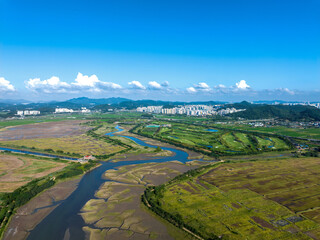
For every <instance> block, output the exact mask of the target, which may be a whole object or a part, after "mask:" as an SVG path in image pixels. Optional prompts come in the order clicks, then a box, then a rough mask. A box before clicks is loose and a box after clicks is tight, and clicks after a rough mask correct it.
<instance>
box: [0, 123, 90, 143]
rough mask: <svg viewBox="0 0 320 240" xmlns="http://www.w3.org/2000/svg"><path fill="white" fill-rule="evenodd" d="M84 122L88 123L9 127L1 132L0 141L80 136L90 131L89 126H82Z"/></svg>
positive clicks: (37, 124) (36, 124)
mask: <svg viewBox="0 0 320 240" xmlns="http://www.w3.org/2000/svg"><path fill="white" fill-rule="evenodd" d="M84 122H86V121H84V120H72V121H61V122H46V123H35V124H27V125H21V126H14V127H7V128H5V129H3V130H2V131H0V141H5V140H21V139H33V138H59V137H65V136H74V135H80V134H83V133H84V132H86V131H88V130H89V129H90V127H89V126H86V125H80V124H81V123H84Z"/></svg>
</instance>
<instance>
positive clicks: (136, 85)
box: [128, 81, 146, 89]
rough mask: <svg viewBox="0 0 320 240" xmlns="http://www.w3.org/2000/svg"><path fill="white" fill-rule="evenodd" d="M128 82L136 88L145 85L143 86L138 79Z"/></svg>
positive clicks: (142, 87) (141, 87) (143, 87)
mask: <svg viewBox="0 0 320 240" xmlns="http://www.w3.org/2000/svg"><path fill="white" fill-rule="evenodd" d="M128 84H129V85H130V86H132V87H133V88H136V89H146V87H145V86H143V85H142V84H141V83H140V82H139V81H132V82H129V83H128Z"/></svg>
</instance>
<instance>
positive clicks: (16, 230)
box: [3, 178, 81, 240]
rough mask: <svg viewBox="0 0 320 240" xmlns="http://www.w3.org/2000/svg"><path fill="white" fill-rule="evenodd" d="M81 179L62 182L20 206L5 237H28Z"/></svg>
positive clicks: (13, 238)
mask: <svg viewBox="0 0 320 240" xmlns="http://www.w3.org/2000/svg"><path fill="white" fill-rule="evenodd" d="M80 179H81V178H77V179H72V180H69V181H66V182H60V183H58V184H56V185H54V186H53V187H52V188H50V189H48V190H46V191H44V192H42V193H41V194H39V195H38V196H36V197H35V198H33V199H31V200H30V201H29V202H28V203H27V204H25V205H24V206H22V207H20V208H19V209H18V210H17V212H16V214H15V215H14V216H13V217H12V219H11V221H10V223H9V225H8V227H7V229H6V232H5V233H4V235H3V239H4V240H20V239H21V240H22V239H26V237H27V236H28V234H29V231H31V230H32V229H33V228H34V227H35V226H36V225H37V224H38V223H39V222H41V220H42V219H44V218H45V217H46V216H47V215H48V214H49V213H50V212H51V211H52V210H53V209H54V208H56V207H57V206H59V204H60V203H61V202H62V201H63V200H64V199H66V198H67V197H68V196H69V195H70V194H71V193H72V192H73V191H74V190H75V189H76V188H77V186H78V183H79V181H80Z"/></svg>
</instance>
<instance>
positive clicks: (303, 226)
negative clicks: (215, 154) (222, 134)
mask: <svg viewBox="0 0 320 240" xmlns="http://www.w3.org/2000/svg"><path fill="white" fill-rule="evenodd" d="M319 182H320V158H291V159H273V160H262V161H243V162H239V161H238V162H232V163H222V164H218V165H217V166H215V167H211V168H210V170H206V171H204V173H202V174H200V175H197V176H195V177H186V178H184V179H182V180H176V181H174V182H173V183H171V184H167V185H166V186H165V187H164V190H163V191H162V192H161V193H160V194H158V198H159V199H158V201H159V206H161V208H162V209H163V210H165V211H166V212H169V213H171V214H173V215H176V216H178V215H179V216H180V217H181V218H182V220H183V222H184V223H186V224H187V225H189V226H191V227H192V228H194V229H196V230H197V232H200V233H201V234H202V236H203V237H204V238H205V239H209V238H210V237H214V236H222V237H223V239H312V238H313V239H320V217H319V214H320V211H319V206H320V197H319V192H320V187H319Z"/></svg>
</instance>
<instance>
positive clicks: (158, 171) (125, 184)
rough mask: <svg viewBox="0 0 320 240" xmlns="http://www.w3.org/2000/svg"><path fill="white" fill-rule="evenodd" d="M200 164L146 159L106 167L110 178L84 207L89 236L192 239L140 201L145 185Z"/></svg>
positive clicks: (92, 239)
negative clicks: (138, 162)
mask: <svg viewBox="0 0 320 240" xmlns="http://www.w3.org/2000/svg"><path fill="white" fill-rule="evenodd" d="M201 164H204V163H203V162H194V163H193V164H183V163H180V162H178V161H173V162H167V163H145V164H139V165H131V166H123V167H120V168H118V169H111V170H108V171H106V172H105V174H104V177H105V178H106V179H107V181H106V182H105V183H104V184H103V185H102V186H101V187H100V189H99V190H98V191H97V192H96V194H95V198H92V199H90V200H89V201H88V202H87V203H86V204H85V205H84V207H83V208H82V210H81V216H82V218H83V220H84V222H85V226H84V227H83V230H84V231H85V232H86V239H90V240H96V239H119V240H121V239H139V240H140V239H175V238H176V237H177V236H178V237H181V238H184V239H192V237H191V236H189V235H188V234H187V233H185V232H183V231H181V230H180V229H177V228H175V227H173V226H170V225H168V224H167V223H165V222H163V221H162V220H159V218H157V217H155V216H154V215H153V214H150V212H149V211H147V210H146V209H145V207H144V206H143V205H142V204H141V195H142V193H143V191H144V189H145V187H146V186H148V185H158V184H161V183H164V182H166V181H168V180H169V179H171V178H173V177H175V176H177V175H179V174H180V173H182V172H185V171H187V170H190V169H193V168H196V167H199V165H201Z"/></svg>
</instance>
